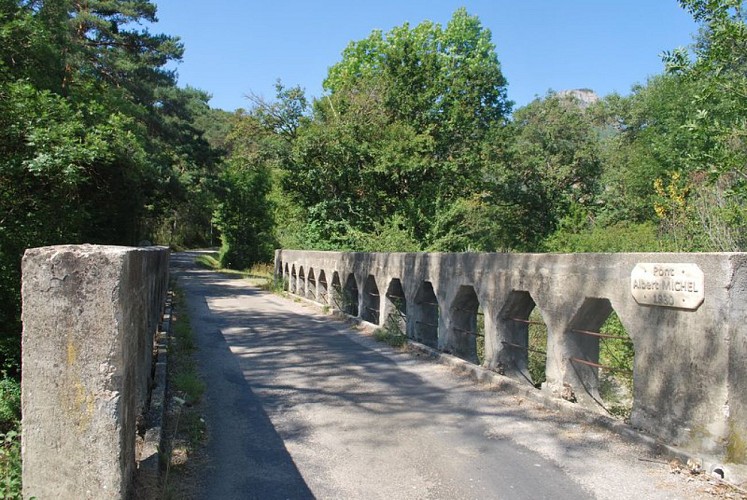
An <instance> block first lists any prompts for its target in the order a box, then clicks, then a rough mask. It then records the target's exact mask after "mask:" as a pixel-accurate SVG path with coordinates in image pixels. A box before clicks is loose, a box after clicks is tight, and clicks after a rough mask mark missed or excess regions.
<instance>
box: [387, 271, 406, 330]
mask: <svg viewBox="0 0 747 500" xmlns="http://www.w3.org/2000/svg"><path fill="white" fill-rule="evenodd" d="M384 314H386V319H385V320H384V327H385V328H386V329H387V332H388V333H389V335H391V336H395V337H397V338H401V339H402V340H404V338H403V337H405V336H406V333H405V332H407V299H405V291H404V290H403V289H402V282H401V281H400V280H399V279H397V278H394V279H393V280H392V281H390V282H389V287H388V288H387V289H386V295H385V301H384Z"/></svg>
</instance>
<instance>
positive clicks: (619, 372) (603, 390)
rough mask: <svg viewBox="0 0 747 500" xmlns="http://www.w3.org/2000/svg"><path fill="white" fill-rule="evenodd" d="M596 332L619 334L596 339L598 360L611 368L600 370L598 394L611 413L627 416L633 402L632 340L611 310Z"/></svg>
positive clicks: (624, 417) (633, 351)
mask: <svg viewBox="0 0 747 500" xmlns="http://www.w3.org/2000/svg"><path fill="white" fill-rule="evenodd" d="M599 331H600V333H602V334H605V335H613V336H615V337H619V338H602V339H600V341H599V343H600V348H599V362H600V364H602V365H604V366H609V367H611V370H603V369H600V373H599V394H600V396H601V397H602V399H603V401H604V403H605V406H606V408H607V410H608V411H609V412H610V413H611V414H612V415H615V416H618V417H620V418H623V419H628V418H630V412H631V410H632V405H633V358H634V356H635V350H634V348H633V342H632V341H631V340H630V337H629V336H628V332H627V331H626V330H625V327H624V326H623V325H622V323H621V322H620V318H619V317H618V316H617V314H616V313H614V312H613V313H612V314H610V316H609V318H607V320H606V321H605V323H604V325H602V327H601V328H600V329H599Z"/></svg>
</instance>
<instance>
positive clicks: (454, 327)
mask: <svg viewBox="0 0 747 500" xmlns="http://www.w3.org/2000/svg"><path fill="white" fill-rule="evenodd" d="M451 328H452V329H453V330H456V331H458V332H463V333H466V334H467V335H474V336H475V337H484V336H485V334H484V333H476V332H473V331H471V330H465V329H464V328H459V327H456V326H452V327H451Z"/></svg>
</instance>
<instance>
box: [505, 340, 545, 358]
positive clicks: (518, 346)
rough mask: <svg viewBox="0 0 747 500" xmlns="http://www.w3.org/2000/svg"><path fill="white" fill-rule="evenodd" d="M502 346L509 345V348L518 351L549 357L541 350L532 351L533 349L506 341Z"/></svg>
mask: <svg viewBox="0 0 747 500" xmlns="http://www.w3.org/2000/svg"><path fill="white" fill-rule="evenodd" d="M501 344H503V345H507V346H509V347H515V348H517V349H522V350H524V351H529V352H536V353H537V354H542V355H543V356H547V353H546V352H545V351H540V350H539V349H532V348H531V347H526V346H523V345H520V344H514V343H513V342H506V341H505V340H502V341H501Z"/></svg>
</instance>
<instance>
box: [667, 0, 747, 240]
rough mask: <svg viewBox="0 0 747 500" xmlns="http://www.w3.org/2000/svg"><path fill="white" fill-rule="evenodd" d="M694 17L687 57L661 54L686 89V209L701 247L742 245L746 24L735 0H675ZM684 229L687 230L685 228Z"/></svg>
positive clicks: (746, 190)
mask: <svg viewBox="0 0 747 500" xmlns="http://www.w3.org/2000/svg"><path fill="white" fill-rule="evenodd" d="M680 3H681V4H682V6H683V7H684V8H685V9H687V10H688V11H689V12H690V13H691V14H692V15H693V17H694V19H695V20H696V21H698V22H700V23H701V26H702V27H701V35H700V37H699V39H698V40H697V43H696V44H695V46H694V48H693V51H694V56H695V57H694V59H691V58H690V56H689V54H688V52H687V51H686V50H684V49H676V50H674V51H672V52H669V53H667V54H666V55H665V62H666V65H667V70H668V72H669V73H670V74H672V75H676V76H678V77H679V78H682V79H683V80H684V81H687V82H688V83H689V85H691V86H692V87H693V88H694V89H695V92H693V93H692V94H690V102H689V105H688V107H687V109H688V110H689V113H688V116H687V119H686V120H685V121H684V122H683V123H682V127H681V131H682V132H681V133H682V134H683V135H686V136H687V137H689V138H691V139H692V140H693V144H692V145H691V146H690V147H689V148H688V150H687V154H686V155H685V156H684V157H683V162H684V163H685V164H686V170H687V172H688V176H687V178H686V181H687V182H689V183H690V184H691V187H692V189H691V192H692V197H691V198H692V200H691V202H690V203H688V208H689V209H691V210H690V212H691V214H692V216H691V217H690V219H691V220H694V221H695V222H697V224H698V225H699V227H698V229H699V231H700V232H701V233H703V234H704V235H705V237H706V238H707V242H706V245H707V248H703V249H714V250H732V251H733V250H744V249H745V248H747V236H745V234H747V167H746V166H745V165H747V124H745V121H744V109H745V106H747V76H746V75H745V69H747V24H746V23H745V15H744V10H743V2H742V1H740V0H709V1H704V0H681V1H680ZM688 229H690V228H688Z"/></svg>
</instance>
